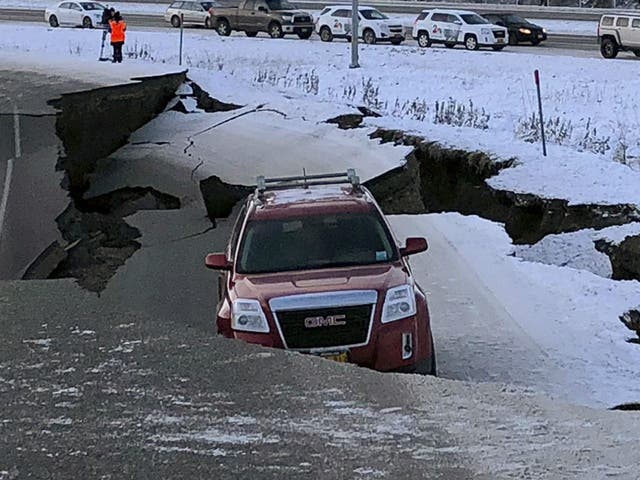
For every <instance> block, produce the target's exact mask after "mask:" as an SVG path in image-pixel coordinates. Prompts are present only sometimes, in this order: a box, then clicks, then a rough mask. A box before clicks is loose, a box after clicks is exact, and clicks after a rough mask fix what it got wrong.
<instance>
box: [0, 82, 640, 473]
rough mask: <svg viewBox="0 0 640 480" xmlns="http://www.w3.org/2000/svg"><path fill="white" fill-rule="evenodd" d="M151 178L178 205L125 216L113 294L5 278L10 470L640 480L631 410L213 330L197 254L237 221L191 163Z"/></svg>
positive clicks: (0, 465) (1, 324)
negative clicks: (391, 369)
mask: <svg viewBox="0 0 640 480" xmlns="http://www.w3.org/2000/svg"><path fill="white" fill-rule="evenodd" d="M43 82H44V83H45V84H46V83H47V81H44V80H43ZM55 82H56V80H51V81H50V85H53V86H51V89H52V90H53V91H55V90H56V89H59V88H70V87H69V85H73V83H71V84H69V85H67V84H60V85H57V86H56V85H55ZM45 91H46V92H47V93H46V94H45V96H48V95H49V93H48V92H49V90H46V89H45ZM146 155H150V156H153V151H148V152H146ZM117 159H118V155H117V154H116V155H114V156H112V157H111V159H110V162H107V163H110V164H111V169H112V174H113V175H117V173H118V172H117V170H118V168H119V167H118V166H117V165H118V162H117ZM122 168H123V169H124V170H123V171H122V172H121V173H122V174H126V173H127V171H128V170H127V168H128V167H127V166H123V167H122ZM144 168H146V167H144V165H142V166H140V165H138V170H137V173H138V175H139V176H138V177H136V178H145V177H144V175H143V173H145V172H143V170H144ZM146 173H147V174H148V177H147V178H148V179H149V182H150V183H153V184H155V183H159V184H162V185H163V186H167V185H169V186H170V184H171V182H174V183H175V185H174V191H175V192H180V199H181V204H182V208H181V209H180V210H158V211H140V212H138V213H136V214H134V215H132V216H129V217H127V219H126V220H127V222H128V223H130V224H131V225H133V226H135V227H136V228H138V229H139V230H140V232H141V238H140V242H141V245H142V246H141V248H140V249H139V250H138V251H136V253H135V254H134V255H133V256H132V257H131V258H130V259H129V260H128V261H127V262H126V263H125V265H124V266H123V267H121V268H120V269H119V270H118V272H117V273H116V275H115V276H114V277H113V278H112V279H111V281H110V282H109V285H108V286H107V288H106V289H105V290H103V291H102V292H100V293H99V294H97V293H92V292H88V291H86V290H83V289H82V288H80V287H79V286H78V285H77V284H76V283H75V282H74V281H73V280H70V279H69V280H34V281H9V280H5V281H0V329H1V331H2V335H1V336H0V404H2V405H3V407H2V409H0V480H8V479H16V478H104V479H110V478H112V479H116V478H118V479H119V478H136V479H137V478H141V479H144V478H154V479H155V478H216V479H235V478H252V479H270V478H274V479H275V478H278V479H279V478H318V479H320V478H321V479H329V480H330V479H344V478H355V479H357V478H398V479H418V478H429V479H447V480H449V479H452V480H456V479H486V480H490V479H491V480H493V479H499V478H512V479H522V478H527V479H558V478H563V479H564V478H576V479H578V478H580V479H584V478H589V479H605V478H607V479H608V478H621V479H635V478H637V465H638V463H639V462H640V451H639V450H638V449H637V448H636V445H637V440H638V431H640V419H638V418H637V417H635V416H633V415H629V414H628V413H621V412H606V411H596V410H591V409H587V408H579V407H574V406H569V405H565V404H562V403H554V402H551V401H549V400H547V399H545V398H541V397H535V396H533V395H531V394H530V393H528V392H526V391H524V390H522V389H518V388H516V387H510V386H505V385H498V384H473V383H465V382H455V381H448V380H442V379H435V378H430V377H420V376H413V375H399V374H379V373H376V372H373V371H369V370H365V369H361V368H358V367H355V366H351V365H342V364H338V363H334V362H331V361H328V360H323V359H320V358H315V357H311V356H303V355H299V354H296V353H292V352H286V351H280V350H270V349H264V348H260V347H257V346H253V345H248V344H244V343H241V342H235V341H231V340H227V339H223V338H220V337H217V336H216V335H215V334H214V333H213V326H212V321H213V312H214V308H215V287H216V284H215V275H214V274H212V273H211V272H210V271H207V270H206V269H204V268H203V264H202V263H203V258H204V254H205V253H207V252H209V251H216V250H220V249H221V248H222V247H223V246H224V244H225V242H226V238H227V236H228V233H229V229H230V226H231V221H232V220H231V219H225V220H220V221H217V222H216V228H213V229H211V228H210V227H211V223H210V222H209V220H208V219H207V218H206V217H205V215H204V212H205V210H204V206H203V204H202V199H201V197H200V192H199V190H198V184H197V183H196V182H193V181H192V179H191V169H190V167H188V166H185V168H183V169H180V168H179V167H176V166H175V165H172V166H166V167H165V168H164V170H163V171H162V172H160V173H159V172H158V171H155V170H154V171H153V172H152V171H148V172H146ZM175 192H174V193H175ZM231 217H233V215H232V216H231Z"/></svg>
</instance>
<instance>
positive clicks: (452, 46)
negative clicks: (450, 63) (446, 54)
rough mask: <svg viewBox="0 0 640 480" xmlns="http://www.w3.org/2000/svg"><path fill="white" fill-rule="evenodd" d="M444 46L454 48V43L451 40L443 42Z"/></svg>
mask: <svg viewBox="0 0 640 480" xmlns="http://www.w3.org/2000/svg"><path fill="white" fill-rule="evenodd" d="M444 46H445V47H447V48H454V47H455V46H456V44H455V43H453V42H445V44H444Z"/></svg>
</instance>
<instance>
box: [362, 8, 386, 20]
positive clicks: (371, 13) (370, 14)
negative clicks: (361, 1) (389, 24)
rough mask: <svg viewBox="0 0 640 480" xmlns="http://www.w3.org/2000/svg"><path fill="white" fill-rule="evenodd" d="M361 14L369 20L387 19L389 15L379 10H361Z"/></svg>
mask: <svg viewBox="0 0 640 480" xmlns="http://www.w3.org/2000/svg"><path fill="white" fill-rule="evenodd" d="M360 15H362V16H363V17H364V18H366V19H367V20H386V19H388V18H389V17H387V16H386V15H385V14H384V13H381V12H379V11H378V10H371V9H367V10H360Z"/></svg>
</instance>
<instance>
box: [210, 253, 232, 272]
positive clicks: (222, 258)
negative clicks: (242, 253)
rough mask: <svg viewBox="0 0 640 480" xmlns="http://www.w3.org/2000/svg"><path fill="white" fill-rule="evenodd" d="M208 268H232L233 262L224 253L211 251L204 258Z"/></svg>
mask: <svg viewBox="0 0 640 480" xmlns="http://www.w3.org/2000/svg"><path fill="white" fill-rule="evenodd" d="M204 264H205V265H206V266H207V268H211V269H212V270H231V267H232V265H231V262H230V261H229V260H227V256H226V255H225V254H224V253H210V254H209V255H207V257H206V258H205V260H204Z"/></svg>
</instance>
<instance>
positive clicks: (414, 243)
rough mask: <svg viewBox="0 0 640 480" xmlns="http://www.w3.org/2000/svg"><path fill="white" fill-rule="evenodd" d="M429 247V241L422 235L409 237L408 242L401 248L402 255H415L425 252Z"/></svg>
mask: <svg viewBox="0 0 640 480" xmlns="http://www.w3.org/2000/svg"><path fill="white" fill-rule="evenodd" d="M428 248H429V244H428V243H427V239H426V238H422V237H409V238H407V243H406V244H405V246H404V247H403V248H401V249H400V255H402V256H403V257H408V256H409V255H413V254H415V253H420V252H424V251H425V250H427V249H428Z"/></svg>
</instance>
